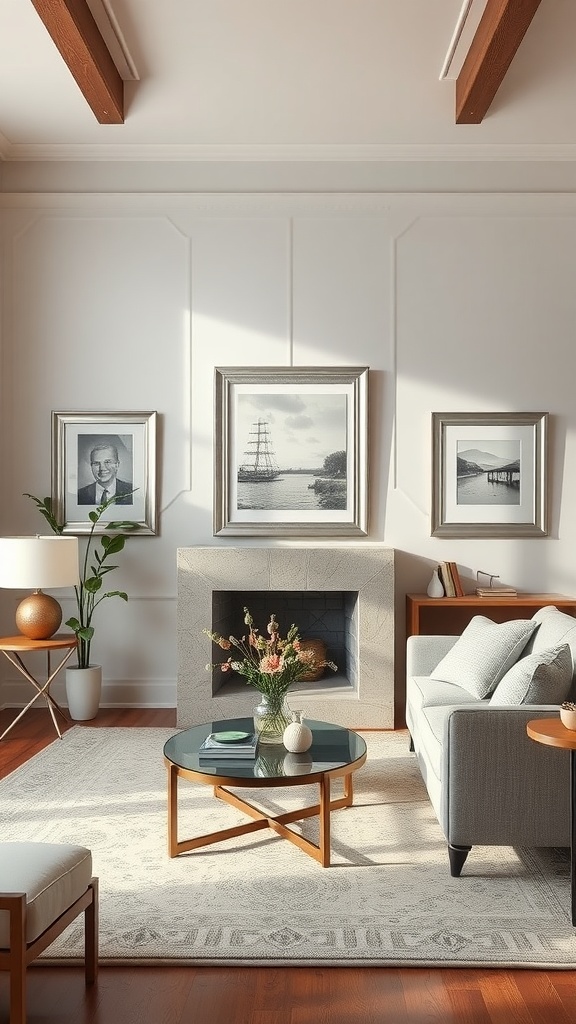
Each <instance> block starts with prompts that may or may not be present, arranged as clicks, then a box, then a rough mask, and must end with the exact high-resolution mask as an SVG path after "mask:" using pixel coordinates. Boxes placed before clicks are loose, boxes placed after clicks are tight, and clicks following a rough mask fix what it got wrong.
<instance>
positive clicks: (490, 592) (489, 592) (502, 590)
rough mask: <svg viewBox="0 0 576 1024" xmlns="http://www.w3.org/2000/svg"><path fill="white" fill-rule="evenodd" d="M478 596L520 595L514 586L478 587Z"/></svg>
mask: <svg viewBox="0 0 576 1024" xmlns="http://www.w3.org/2000/svg"><path fill="white" fill-rule="evenodd" d="M476 597H518V591H517V590H516V589H515V588H514V587H476Z"/></svg>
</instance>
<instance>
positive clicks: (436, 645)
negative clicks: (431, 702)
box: [406, 636, 458, 676]
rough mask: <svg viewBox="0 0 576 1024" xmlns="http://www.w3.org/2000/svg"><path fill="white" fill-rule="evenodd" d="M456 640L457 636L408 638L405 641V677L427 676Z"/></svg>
mask: <svg viewBox="0 0 576 1024" xmlns="http://www.w3.org/2000/svg"><path fill="white" fill-rule="evenodd" d="M456 640H458V637H457V636H409V637H408V640H407V641H406V675H407V676H429V675H430V673H431V672H432V671H433V670H434V669H435V668H436V665H437V664H438V663H439V662H440V661H442V658H443V657H444V655H445V654H448V651H449V650H450V648H451V647H453V646H454V644H455V642H456Z"/></svg>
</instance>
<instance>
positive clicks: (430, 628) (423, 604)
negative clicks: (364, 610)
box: [406, 593, 576, 636]
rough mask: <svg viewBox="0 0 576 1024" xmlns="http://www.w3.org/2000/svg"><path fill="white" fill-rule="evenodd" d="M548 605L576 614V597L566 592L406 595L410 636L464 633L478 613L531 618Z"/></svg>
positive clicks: (501, 618)
mask: <svg viewBox="0 0 576 1024" xmlns="http://www.w3.org/2000/svg"><path fill="white" fill-rule="evenodd" d="M547 605H555V606H556V608H559V609H561V611H563V612H566V613H567V614H568V615H574V616H576V597H566V595H565V594H522V593H520V594H518V597H476V594H468V595H466V596H465V597H428V595H427V594H407V595H406V634H407V636H420V635H425V636H438V635H442V634H445V635H446V636H451V635H457V634H459V633H461V632H462V631H463V630H464V629H465V628H466V626H467V625H468V623H469V622H470V619H471V618H473V616H474V615H487V616H488V618H489V619H493V620H494V621H495V622H507V621H508V620H509V619H530V618H531V617H532V616H533V615H534V612H537V611H538V609H539V608H545V607H546V606H547Z"/></svg>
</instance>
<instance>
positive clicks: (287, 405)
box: [214, 366, 368, 537]
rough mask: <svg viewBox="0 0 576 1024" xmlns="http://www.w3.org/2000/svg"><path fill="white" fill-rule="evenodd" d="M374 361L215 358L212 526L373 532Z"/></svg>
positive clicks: (272, 531)
mask: <svg viewBox="0 0 576 1024" xmlns="http://www.w3.org/2000/svg"><path fill="white" fill-rule="evenodd" d="M367 415H368V367H366V366H360V367H290V368H284V369H279V368H277V367H259V368H254V367H216V370H215V478H214V480H215V482H214V535H215V536H218V535H221V534H230V535H234V536H242V535H244V536H250V535H253V536H256V535H267V536H277V537H282V536H305V535H307V534H308V535H316V536H318V535H322V534H325V535H327V536H353V535H357V536H358V535H365V534H366V533H367V529H368V524H367V445H368V439H367Z"/></svg>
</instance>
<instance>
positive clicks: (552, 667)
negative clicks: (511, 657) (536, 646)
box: [490, 644, 572, 704]
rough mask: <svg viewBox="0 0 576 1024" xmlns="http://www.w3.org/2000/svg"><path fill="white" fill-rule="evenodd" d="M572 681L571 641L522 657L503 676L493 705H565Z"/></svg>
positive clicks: (493, 698)
mask: <svg viewBox="0 0 576 1024" xmlns="http://www.w3.org/2000/svg"><path fill="white" fill-rule="evenodd" d="M571 683H572V654H571V652H570V648H569V646H568V644H561V645H560V646H559V647H550V648H549V649H548V650H547V651H538V652H537V653H535V654H528V655H526V657H525V658H520V661H517V662H516V664H515V665H512V668H511V669H509V670H508V672H507V673H506V675H505V676H503V677H502V679H501V680H500V682H499V683H498V686H497V687H496V689H495V690H494V693H493V694H492V697H491V698H490V704H562V701H564V700H566V697H567V696H568V691H569V690H570V684H571Z"/></svg>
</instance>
